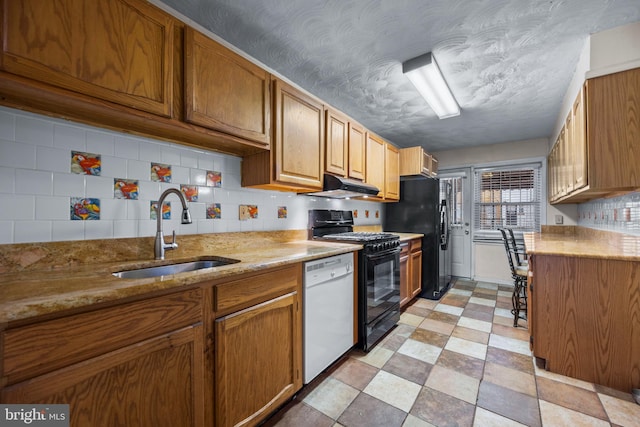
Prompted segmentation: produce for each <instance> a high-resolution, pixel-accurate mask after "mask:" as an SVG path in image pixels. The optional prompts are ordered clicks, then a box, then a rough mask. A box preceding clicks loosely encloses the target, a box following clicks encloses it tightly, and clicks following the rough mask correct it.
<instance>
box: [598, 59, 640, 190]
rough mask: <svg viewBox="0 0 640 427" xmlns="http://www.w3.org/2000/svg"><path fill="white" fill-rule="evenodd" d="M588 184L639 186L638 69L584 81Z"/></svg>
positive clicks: (605, 186) (632, 187) (639, 91)
mask: <svg viewBox="0 0 640 427" xmlns="http://www.w3.org/2000/svg"><path fill="white" fill-rule="evenodd" d="M586 111H587V123H586V125H587V127H586V129H587V141H588V143H587V146H588V153H589V154H588V161H589V177H588V185H589V187H590V188H597V189H614V190H623V189H628V190H631V189H634V188H638V187H640V168H638V164H640V144H639V143H638V141H640V125H639V123H640V68H635V69H633V70H628V71H623V72H620V73H615V74H609V75H606V76H602V77H597V78H593V79H589V80H587V83H586Z"/></svg>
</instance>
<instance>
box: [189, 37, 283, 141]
mask: <svg viewBox="0 0 640 427" xmlns="http://www.w3.org/2000/svg"><path fill="white" fill-rule="evenodd" d="M184 69H185V76H184V79H185V109H186V110H185V119H186V120H187V121H188V122H190V123H193V124H196V125H200V126H205V127H208V128H211V129H215V130H219V131H221V132H225V133H228V134H231V135H235V136H238V137H240V138H246V139H249V140H251V141H255V142H259V143H262V144H265V145H268V144H269V142H270V130H271V128H270V126H269V118H270V113H271V109H270V102H271V92H270V89H269V86H270V74H269V73H268V72H267V71H265V70H263V69H262V68H260V67H258V66H257V65H255V64H253V63H251V62H250V61H248V60H246V59H245V58H243V57H241V56H240V55H238V54H236V53H235V52H233V51H231V50H229V49H227V48H226V47H224V46H222V45H221V44H219V43H217V42H215V41H213V40H211V39H210V38H208V37H206V36H205V35H203V34H201V33H199V32H197V31H195V30H194V29H193V28H185V59H184Z"/></svg>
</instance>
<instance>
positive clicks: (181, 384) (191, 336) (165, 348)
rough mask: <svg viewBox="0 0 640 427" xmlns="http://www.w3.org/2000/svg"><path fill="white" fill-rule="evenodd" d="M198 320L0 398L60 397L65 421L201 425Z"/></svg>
mask: <svg viewBox="0 0 640 427" xmlns="http://www.w3.org/2000/svg"><path fill="white" fill-rule="evenodd" d="M201 335H202V325H194V326H189V327H186V328H183V329H180V330H177V331H175V332H172V333H169V334H165V335H161V336H158V337H155V338H152V339H149V340H146V341H143V342H140V343H136V344H134V345H131V346H128V347H125V348H123V349H119V350H116V351H113V352H110V353H107V354H105V355H102V356H98V357H95V358H92V359H89V360H85V361H82V362H80V363H77V364H74V365H71V366H68V367H65V368H62V369H59V370H56V371H53V372H50V373H48V374H44V375H41V376H39V377H35V378H31V379H29V380H26V381H23V382H20V383H18V384H14V385H12V386H9V387H7V388H5V389H3V390H2V394H1V399H0V400H1V401H2V402H3V403H22V404H24V403H25V402H28V403H33V404H47V403H66V404H69V408H70V411H69V412H70V414H69V415H70V425H71V426H77V427H82V426H93V427H100V426H104V427H112V426H133V425H136V426H149V427H152V426H166V427H175V426H203V425H204V421H203V412H202V410H203V382H202V378H203V363H202V354H203V351H202V346H201V342H202V340H201V338H200V337H201Z"/></svg>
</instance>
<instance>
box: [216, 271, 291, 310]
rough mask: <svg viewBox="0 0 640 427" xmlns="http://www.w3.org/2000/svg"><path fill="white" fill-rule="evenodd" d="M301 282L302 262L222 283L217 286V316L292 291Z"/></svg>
mask: <svg viewBox="0 0 640 427" xmlns="http://www.w3.org/2000/svg"><path fill="white" fill-rule="evenodd" d="M301 283H302V265H301V264H296V265H293V266H291V267H287V268H283V269H281V270H276V271H272V272H268V273H264V274H257V275H255V276H251V277H245V278H243V279H239V280H234V281H231V282H226V283H222V284H220V285H217V286H216V287H215V303H214V311H215V312H216V317H219V316H220V315H223V314H228V313H231V312H233V311H237V310H240V309H243V308H246V307H249V306H251V305H254V304H259V303H261V302H264V301H267V300H268V299H271V298H274V297H277V296H280V295H283V294H285V293H288V292H291V291H292V290H296V289H298V286H299V284H301Z"/></svg>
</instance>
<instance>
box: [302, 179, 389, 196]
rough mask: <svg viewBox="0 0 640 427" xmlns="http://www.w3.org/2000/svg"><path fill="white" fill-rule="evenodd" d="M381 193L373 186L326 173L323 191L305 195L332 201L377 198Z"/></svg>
mask: <svg viewBox="0 0 640 427" xmlns="http://www.w3.org/2000/svg"><path fill="white" fill-rule="evenodd" d="M379 192H380V190H379V189H378V188H377V187H375V186H373V185H371V184H366V183H364V182H362V181H358V180H355V179H349V178H343V177H341V176H335V175H331V174H329V173H325V174H324V185H323V187H322V191H316V192H314V193H303V194H305V195H307V196H318V197H329V198H332V199H346V198H349V197H363V196H376V195H377V194H378V193H379Z"/></svg>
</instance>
